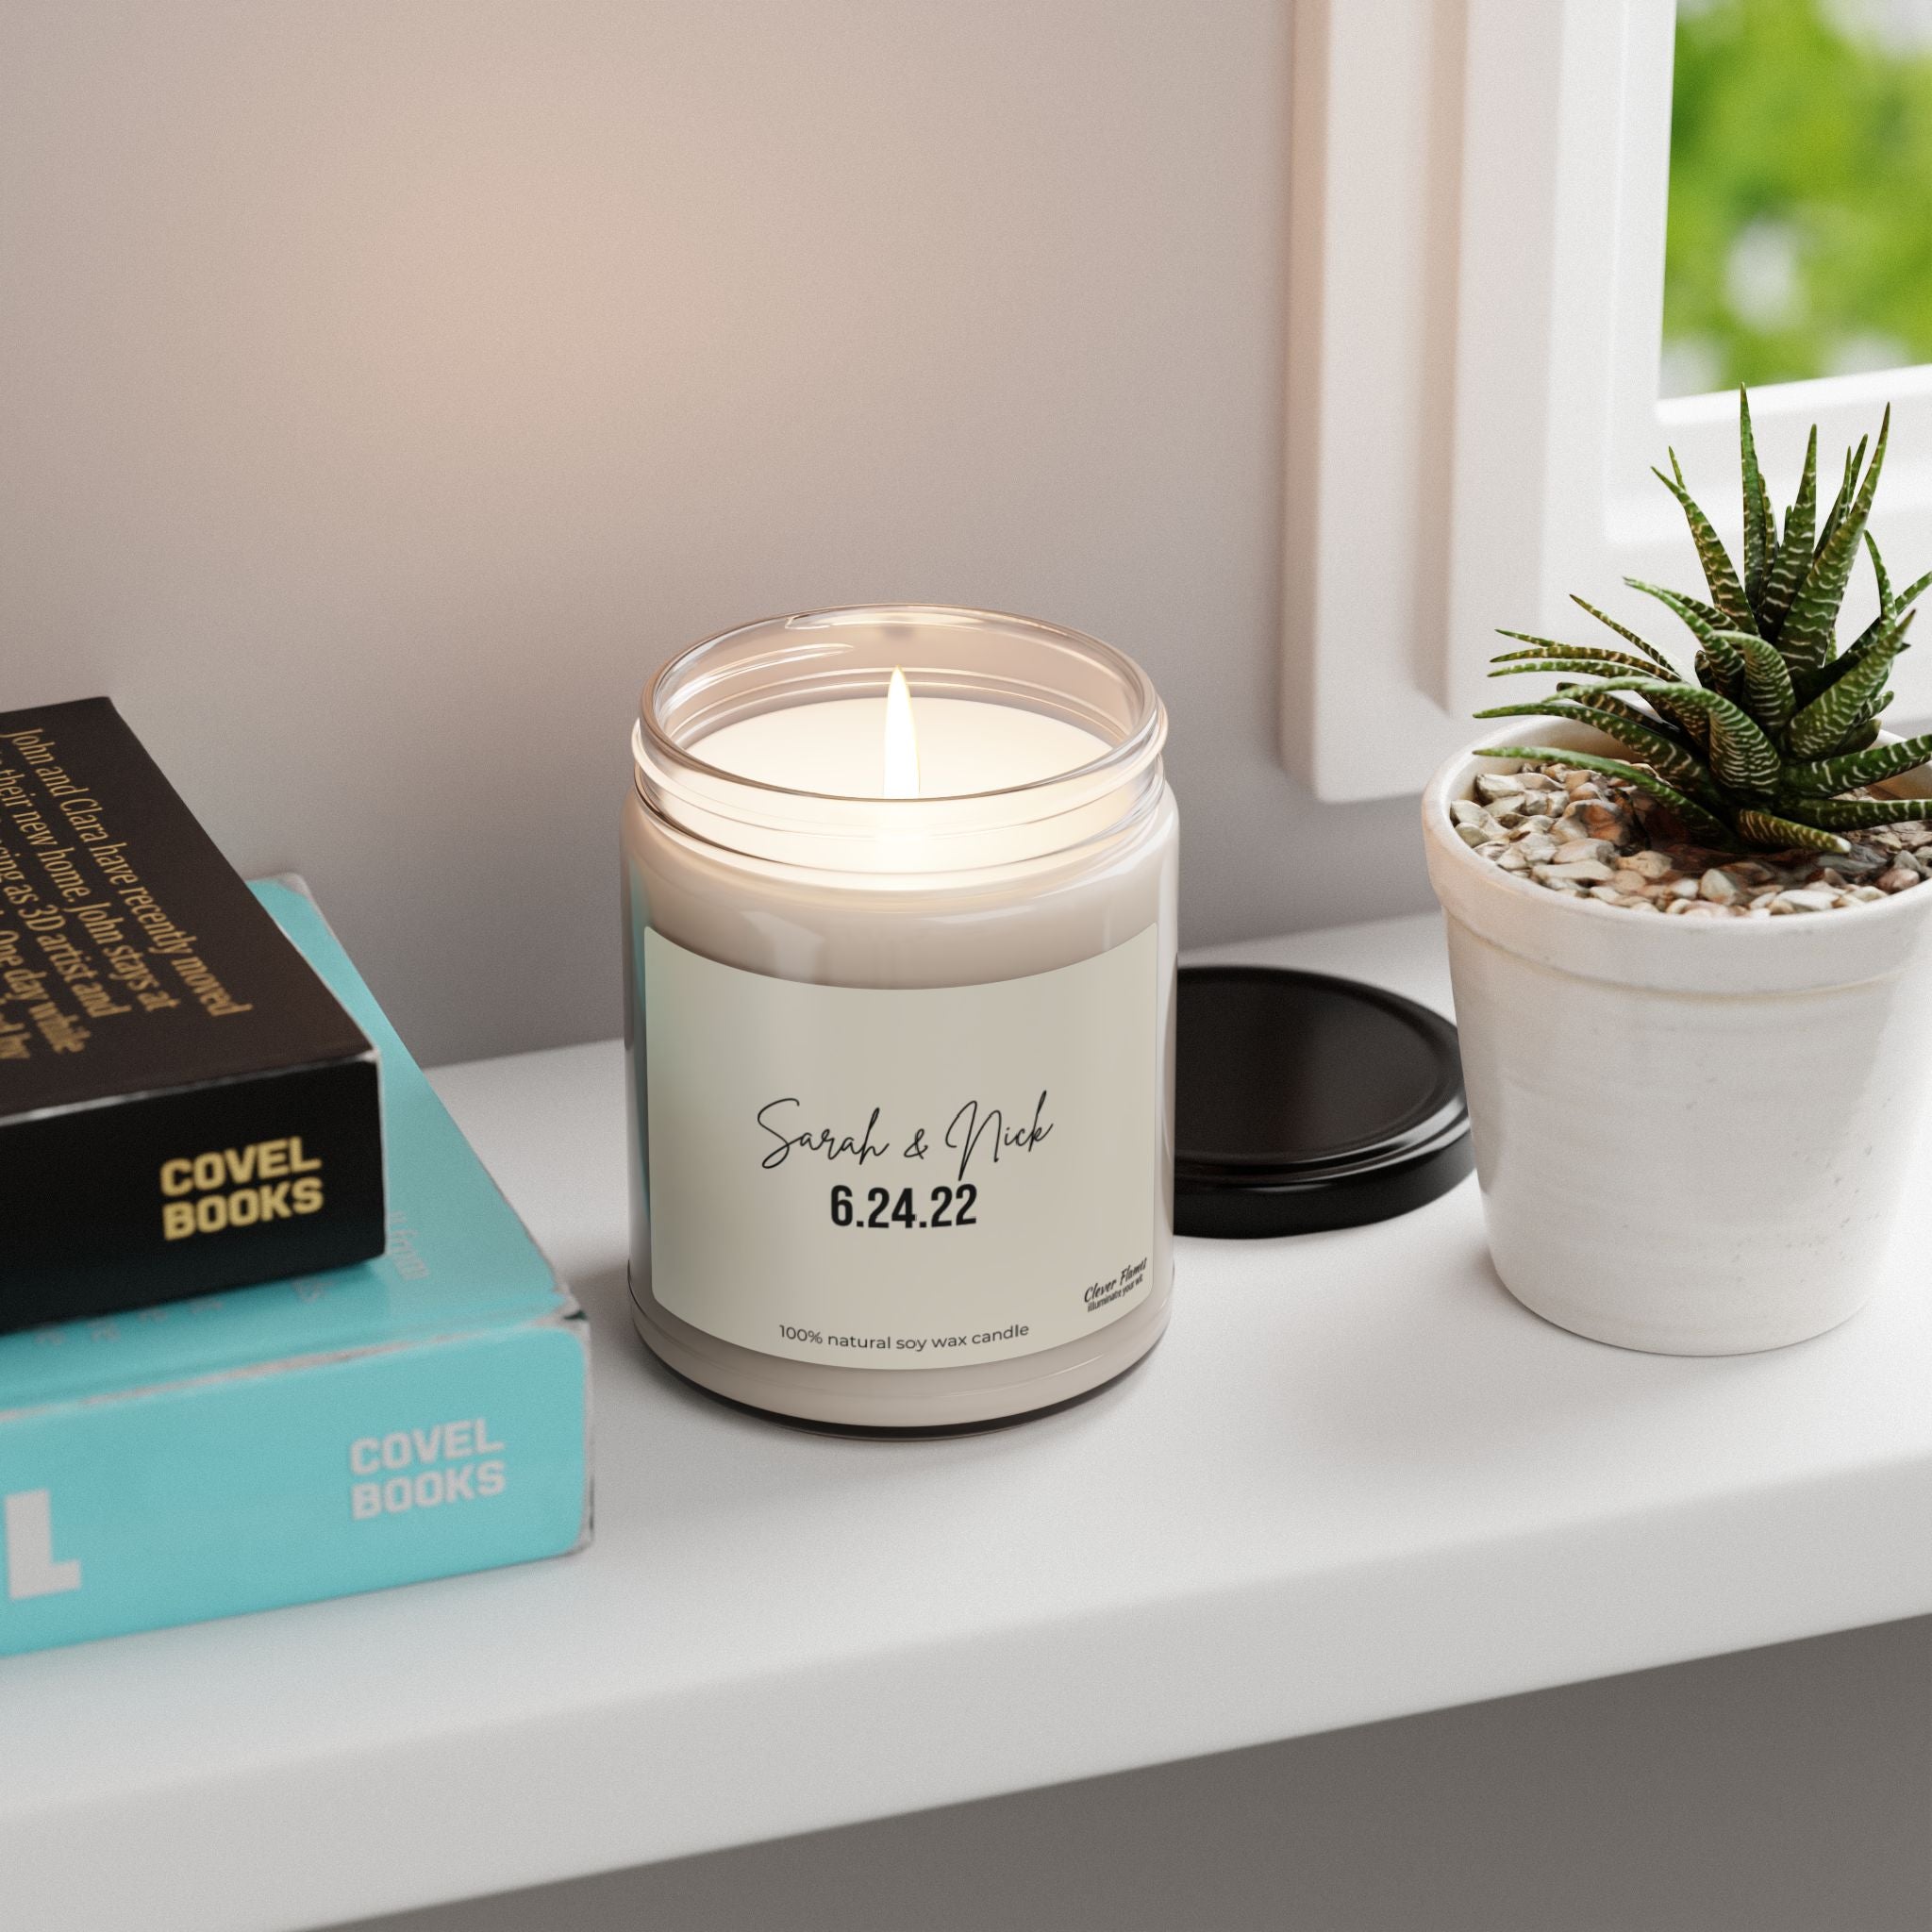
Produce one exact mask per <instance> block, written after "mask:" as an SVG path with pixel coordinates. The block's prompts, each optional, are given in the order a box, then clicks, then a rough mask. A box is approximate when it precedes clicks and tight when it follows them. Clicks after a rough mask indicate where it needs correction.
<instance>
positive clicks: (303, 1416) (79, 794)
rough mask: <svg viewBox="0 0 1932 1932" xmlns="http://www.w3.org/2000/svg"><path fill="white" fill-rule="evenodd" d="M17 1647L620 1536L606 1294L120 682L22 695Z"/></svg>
mask: <svg viewBox="0 0 1932 1932" xmlns="http://www.w3.org/2000/svg"><path fill="white" fill-rule="evenodd" d="M267 1276H273V1277H274V1278H272V1279H271V1278H264V1277H267ZM0 1328H5V1329H7V1330H8V1331H10V1332H8V1333H4V1334H0V1508H4V1516H0V1572H4V1578H5V1593H4V1595H0V1655H5V1654H8V1653H13V1652H20V1651H28V1650H37V1649H41V1648H43V1647H45V1646H48V1645H52V1644H60V1643H72V1642H76V1641H81V1640H83V1639H88V1638H95V1637H107V1636H112V1635H116V1634H119V1633H122V1632H126V1631H133V1630H140V1629H146V1628H152V1627H155V1626H158V1625H161V1624H180V1623H188V1622H192V1621H195V1620H198V1619H202V1618H208V1617H219V1616H225V1615H229V1614H232V1613H235V1612H238V1611H244V1610H256V1609H266V1608H270V1607H275V1606H278V1605H285V1604H293V1603H300V1602H305V1601H308V1600H312V1599H315V1598H320V1597H326V1596H337V1595H343V1594H347V1593H349V1592H351V1591H366V1590H375V1589H381V1588H385V1587H388V1586H390V1585H392V1584H400V1583H408V1582H415V1581H418V1580H422V1579H425V1578H428V1577H434V1576H446V1575H451V1574H457V1573H458V1572H463V1571H470V1570H478V1569H484V1568H489V1567H491V1566H494V1565H498V1564H505V1563H514V1562H521V1561H525V1560H528V1559H531V1558H535V1557H549V1556H557V1555H561V1554H563V1553H565V1552H567V1551H570V1550H573V1549H575V1548H577V1547H578V1546H580V1545H581V1544H582V1543H583V1542H584V1541H586V1540H587V1539H588V1536H589V1532H590V1476H589V1471H590V1459H589V1443H588V1435H589V1403H588V1366H589V1359H588V1358H589V1337H588V1332H587V1329H586V1325H585V1324H584V1321H583V1317H582V1315H581V1313H580V1311H579V1310H578V1308H577V1307H576V1305H575V1302H574V1301H573V1299H572V1298H571V1295H570V1293H569V1291H567V1289H565V1287H564V1286H563V1285H562V1284H561V1283H560V1282H559V1281H558V1279H557V1277H556V1275H555V1274H553V1272H552V1271H551V1269H550V1268H549V1266H548V1265H547V1264H546V1263H545V1261H544V1260H543V1257H542V1256H541V1254H540V1253H539V1252H538V1249H537V1247H536V1245H535V1243H534V1242H533V1241H531V1239H530V1237H529V1235H528V1234H527V1232H526V1231H525V1228H524V1226H523V1224H522V1223H521V1222H520V1221H519V1220H518V1219H517V1216H516V1214H515V1212H514V1211H513V1210H512V1209H511V1208H510V1207H509V1205H508V1202H506V1201H505V1200H504V1199H503V1197H502V1195H501V1194H500V1193H499V1192H498V1191H497V1190H496V1188H495V1187H494V1185H493V1184H492V1183H491V1179H490V1177H489V1175H488V1174H487V1173H486V1172H485V1171H484V1169H483V1166H482V1164H481V1162H480V1161H479V1160H478V1159H477V1158H476V1156H475V1153H474V1152H473V1151H472V1150H471V1148H470V1146H469V1144H468V1142H467V1141H465V1140H464V1139H463V1137H462V1135H461V1133H460V1132H459V1131H458V1128H457V1125H456V1124H455V1123H454V1122H453V1121H452V1120H451V1119H450V1117H449V1115H448V1113H447V1112H446V1111H445V1110H444V1108H443V1107H442V1105H441V1102H440V1101H439V1100H438V1099H437V1097H436V1094H435V1093H434V1091H432V1090H431V1088H430V1086H429V1083H428V1081H427V1080H426V1079H425V1077H424V1075H423V1074H422V1072H421V1071H420V1070H419V1069H418V1068H417V1066H416V1065H415V1063H414V1062H413V1060H411V1059H410V1058H409V1056H408V1052H407V1051H406V1050H405V1049H404V1047H403V1045H402V1042H401V1041H399V1040H398V1039H397V1038H396V1035H395V1033H394V1031H393V1029H392V1028H391V1026H390V1024H389V1023H388V1021H387V1020H386V1019H385V1017H384V1016H383V1013H382V1011H381V1009H380V1008H378V1007H377V1005H376V1004H375V1000H374V998H373V997H372V996H371V994H370V992H369V990H368V988H367V987H366V986H365V985H364V984H363V982H362V980H361V977H360V975H359V974H358V973H357V971H356V969H355V967H354V966H353V965H352V964H351V962H350V960H349V958H348V957H347V955H346V954H345V953H344V952H343V951H342V949H341V945H340V944H339V943H338V941H337V940H336V938H335V936H334V934H333V933H332V932H331V931H330V930H329V928H328V926H327V924H325V921H324V919H323V917H322V915H321V913H320V912H319V911H318V909H317V908H316V907H315V905H314V904H313V902H312V901H311V900H310V899H309V898H308V896H307V894H306V892H305V891H303V890H301V888H300V886H299V883H296V882H288V881H268V882H262V883H258V884H256V885H254V886H252V887H243V886H242V883H241V882H240V881H239V880H238V879H236V878H235V876H234V874H232V873H231V872H229V871H227V869H226V867H225V864H224V862H223V861H222V860H221V859H220V858H219V856H218V855H217V854H215V853H214V849H213V847H212V846H211V845H208V843H207V841H206V839H205V836H204V835H202V834H201V832H200V829H199V827H198V826H195V825H194V824H193V821H192V818H190V817H189V815H188V814H187V810H186V808H185V807H184V806H183V805H182V804H181V802H180V800H179V799H178V798H177V797H176V796H175V794H174V792H173V791H172V790H171V789H170V788H168V786H167V783H166V780H165V779H163V778H162V777H161V776H160V774H159V773H158V771H156V770H155V769H154V767H153V766H152V764H151V763H150V762H149V761H148V760H147V759H146V757H145V754H144V753H142V752H141V750H140V747H139V745H138V743H136V741H134V740H133V738H132V735H131V734H130V733H128V732H127V730H126V727H125V724H122V723H121V721H120V719H119V718H118V717H117V716H116V715H115V714H114V712H113V710H112V708H111V707H108V706H107V705H106V704H105V702H104V701H100V700H92V701H89V702H88V703H87V704H85V705H77V706H61V707H53V708H47V709H46V710H43V711H42V712H39V713H33V714H15V715H14V716H12V717H0Z"/></svg>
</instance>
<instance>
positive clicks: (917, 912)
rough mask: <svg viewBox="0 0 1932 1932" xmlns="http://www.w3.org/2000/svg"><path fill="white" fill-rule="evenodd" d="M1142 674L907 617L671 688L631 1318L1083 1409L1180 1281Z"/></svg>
mask: <svg viewBox="0 0 1932 1932" xmlns="http://www.w3.org/2000/svg"><path fill="white" fill-rule="evenodd" d="M1164 735H1165V715H1164V713H1163V711H1162V709H1161V707H1160V704H1159V700H1158V696H1157V695H1156V694H1155V692H1154V691H1153V688H1152V686H1151V685H1150V684H1149V683H1148V682H1147V680H1146V678H1145V676H1144V675H1143V674H1141V672H1140V671H1139V670H1138V669H1137V667H1135V666H1134V665H1132V664H1131V663H1130V662H1129V661H1128V660H1127V659H1125V658H1122V657H1121V656H1120V655H1119V654H1118V653H1117V652H1114V651H1111V650H1110V649H1108V647H1107V646H1106V645H1103V644H1100V643H1097V642H1096V641H1093V640H1091V639H1089V638H1083V637H1080V636H1079V635H1078V634H1077V633H1074V632H1069V631H1062V630H1058V629H1055V628H1053V627H1052V626H1048V625H1036V624H1032V623H1030V622H1028V621H1026V620H1023V619H1017V618H1007V617H1000V616H997V615H993V614H991V613H986V612H973V611H952V610H942V609H934V608H904V607H895V608H878V609H859V610H848V611H832V612H825V613H820V614H816V615H812V616H807V617H799V618H792V619H783V620H774V621H773V622H771V623H768V624H763V625H752V626H749V627H747V628H746V629H744V630H741V631H736V632H731V633H728V634H726V635H725V636H724V637H723V638H720V639H715V640H713V641H710V642H708V643H707V644H703V645H700V646H698V647H696V649H694V650H692V651H691V652H688V653H686V654H685V656H684V657H682V658H678V659H677V660H675V662H674V663H673V664H672V665H670V666H668V667H667V668H666V670H665V671H664V672H663V673H661V674H660V675H659V676H658V678H657V680H655V682H654V683H653V686H652V688H651V690H650V691H649V692H648V693H647V694H646V697H645V701H644V704H643V707H642V710H641V718H640V724H639V726H638V729H637V731H636V733H635V735H634V739H633V749H634V754H635V763H636V776H637V783H636V786H635V787H634V789H633V791H632V795H631V797H630V798H629V800H628V802H627V804H626V807H625V822H624V847H625V908H626V910H625V939H626V1014H627V1027H626V1039H627V1045H628V1048H629V1067H630V1077H629V1081H628V1087H629V1097H630V1111H631V1120H632V1126H633V1159H632V1162H631V1167H632V1190H633V1197H632V1210H633V1211H632V1253H631V1291H632V1299H633V1305H634V1310H635V1314H636V1319H637V1324H638V1327H639V1330H640V1332H641V1335H642V1336H643V1338H644V1340H645V1341H646V1342H647V1343H648V1344H649V1345H650V1347H651V1348H652V1349H653V1350H654V1351H655V1352H656V1353H657V1354H658V1356H659V1357H661V1358H662V1359H663V1360H664V1361H665V1362H666V1363H667V1364H668V1365H669V1366H670V1367H671V1368H672V1369H674V1370H675V1371H676V1372H677V1373H678V1374H682V1375H684V1376H686V1377H687V1378H689V1379H690V1380H691V1381H694V1382H696V1383H698V1384H700V1385H701V1386H702V1387H704V1388H707V1389H708V1390H710V1391H713V1392H715V1393H717V1394H719V1395H722V1396H724V1397H726V1398H727V1399H730V1400H733V1401H736V1402H740V1403H743V1404H747V1405H749V1406H751V1407H757V1408H760V1409H765V1410H768V1411H771V1412H774V1413H776V1414H780V1415H784V1416H789V1417H792V1418H795V1419H798V1420H802V1421H809V1422H814V1423H819V1424H829V1425H833V1426H841V1427H846V1428H859V1429H865V1428H880V1429H924V1428H958V1427H966V1426H973V1425H975V1424H987V1423H991V1422H996V1421H999V1420H1003V1419H1006V1418H1009V1417H1014V1416H1018V1415H1023V1414H1027V1413H1031V1412H1034V1411H1036V1410H1039V1409H1041V1408H1045V1407H1054V1406H1056V1405H1058V1404H1059V1403H1061V1402H1064V1401H1068V1400H1071V1399H1073V1398H1074V1397H1076V1396H1078V1395H1081V1394H1084V1393H1087V1392H1088V1391H1091V1390H1093V1389H1096V1388H1098V1387H1100V1386H1101V1385H1102V1384H1104V1383H1106V1382H1108V1381H1110V1380H1111V1379H1113V1377H1115V1376H1116V1375H1118V1374H1122V1373H1123V1372H1124V1370H1125V1369H1127V1368H1129V1367H1131V1366H1132V1364H1133V1363H1134V1362H1136V1361H1137V1360H1139V1359H1140V1358H1141V1356H1143V1355H1144V1354H1145V1353H1146V1351H1147V1350H1148V1349H1149V1348H1151V1347H1152V1346H1153V1344H1154V1342H1155V1341H1157V1340H1158V1337H1159V1334H1160V1332H1161V1330H1162V1328H1163V1327H1164V1326H1165V1324H1166V1320H1167V1311H1168V1303H1169V1295H1170V1287H1171V1279H1172V1266H1173V1264H1172V1180H1171V1174H1172V1156H1173V1127H1172V1122H1173V1022H1174V997H1173V991H1174V856H1175V843H1176V818H1175V811H1174V800H1173V795H1172V793H1171V792H1170V791H1169V790H1168V789H1167V786H1166V784H1165V781H1164V778H1163V776H1162V774H1161V767H1160V748H1161V744H1162V741H1163V739H1164Z"/></svg>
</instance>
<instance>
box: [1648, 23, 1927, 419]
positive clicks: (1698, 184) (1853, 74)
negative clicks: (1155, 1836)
mask: <svg viewBox="0 0 1932 1932" xmlns="http://www.w3.org/2000/svg"><path fill="white" fill-rule="evenodd" d="M1671 119H1672V127H1671V205H1670V239H1669V242H1668V246H1667V250H1666V257H1665V278H1664V380H1663V390H1664V393H1665V394H1667V395H1668V394H1683V393H1687V392H1694V391H1704V390H1716V389H1725V388H1734V387H1735V386H1736V385H1737V384H1739V383H1740V382H1743V383H1752V384H1761V383H1773V382H1789V381H1792V380H1795V379H1798V378H1802V377H1806V376H1813V375H1838V374H1841V373H1844V372H1846V371H1849V370H1854V369H1873V368H1894V367H1898V366H1901V365H1906V364H1910V363H1916V362H1932V4H1927V0H1681V4H1680V6H1679V8H1678V19H1677V52H1676V74H1675V82H1674V104H1673V108H1672V116H1671Z"/></svg>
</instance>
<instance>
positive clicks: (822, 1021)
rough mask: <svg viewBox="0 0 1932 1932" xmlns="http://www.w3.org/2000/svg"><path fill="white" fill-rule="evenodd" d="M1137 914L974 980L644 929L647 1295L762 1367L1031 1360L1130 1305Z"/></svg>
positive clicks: (1146, 960)
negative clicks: (1028, 967)
mask: <svg viewBox="0 0 1932 1932" xmlns="http://www.w3.org/2000/svg"><path fill="white" fill-rule="evenodd" d="M1157 957H1158V956H1157V947H1156V936H1155V932H1154V929H1153V928H1152V927H1151V926H1150V927H1148V928H1147V929H1146V930H1145V931H1143V932H1141V933H1139V934H1137V935H1136V936H1135V937H1134V938H1133V939H1131V940H1128V941H1125V942H1124V943H1123V944H1121V945H1118V946H1116V947H1114V948H1113V949H1112V950H1111V951H1109V952H1106V953H1102V954H1099V955H1097V956H1096V957H1094V958H1091V959H1083V960H1081V961H1079V962H1078V963H1077V964H1075V965H1072V966H1063V967H1060V968H1059V969H1058V970H1057V971H1055V972H1052V973H1042V974H1035V975H1033V976H1032V977H1030V978H1025V979H1008V980H999V981H995V982H992V983H991V984H988V985H983V986H957V987H935V988H913V989H905V988H878V989H875V988H855V987H837V986H807V985H803V984H801V983H799V982H798V981H795V980H789V979H773V978H767V977H766V976H764V975H763V974H756V973H745V972H742V971H741V970H739V969H738V968H736V967H731V966H721V965H719V964H718V963H717V962H716V961H714V960H710V959H706V958H700V957H699V956H698V955H697V954H695V953H691V952H687V951H685V950H684V948H682V947H681V946H677V945H675V944H674V943H672V941H669V940H666V939H664V938H663V937H662V936H661V935H659V934H658V933H657V932H646V933H645V935H644V947H643V969H644V1056H643V1058H644V1067H645V1074H644V1077H645V1083H646V1091H645V1100H646V1107H645V1109H644V1119H645V1123H646V1134H647V1138H648V1143H649V1144H648V1158H647V1171H648V1175H649V1182H648V1192H649V1210H650V1237H651V1286H652V1290H653V1292H654V1293H655V1294H656V1296H657V1298H658V1301H659V1302H660V1303H661V1304H662V1305H663V1306H664V1307H666V1308H668V1309H669V1310H670V1311H671V1312H672V1313H673V1314H675V1315H676V1316H678V1317H679V1318H680V1319H682V1320H683V1321H686V1322H689V1323H690V1324H691V1325H692V1326H693V1327H694V1328H701V1329H703V1330H704V1331H705V1332H706V1333H707V1334H708V1335H715V1336H717V1337H719V1338H720V1339H721V1340H723V1341H734V1342H737V1343H739V1344H740V1345H741V1346H742V1347H745V1348H752V1349H757V1350H758V1351H759V1352H760V1353H761V1354H764V1355H775V1356H786V1357H791V1358H793V1359H794V1360H798V1361H810V1362H833V1363H839V1364H841V1365H843V1366H848V1367H855V1368H872V1369H915V1368H933V1367H943V1366H946V1365H949V1364H958V1363H960V1362H984V1361H998V1360H1001V1359H1003V1358H1005V1357H1010V1356H1021V1355H1031V1354H1034V1353H1036V1352H1038V1351H1039V1350H1041V1349H1047V1348H1054V1347H1057V1346H1058V1345H1059V1344H1061V1343H1063V1342H1068V1341H1077V1340H1078V1339H1079V1338H1080V1337H1082V1336H1084V1335H1091V1334H1092V1333H1093V1332H1094V1331H1095V1330H1096V1329H1099V1328H1102V1327H1105V1326H1106V1325H1107V1324H1108V1323H1110V1322H1114V1321H1118V1320H1119V1319H1120V1317H1121V1316H1123V1315H1124V1314H1125V1313H1127V1312H1128V1310H1129V1309H1131V1308H1133V1307H1136V1306H1137V1305H1138V1304H1139V1303H1140V1302H1141V1301H1142V1300H1144V1299H1145V1298H1146V1295H1147V1292H1148V1290H1149V1287H1150V1286H1151V1284H1150V1281H1149V1278H1148V1260H1149V1257H1150V1255H1151V1253H1152V1250H1153V1240H1154V1216H1155V1214H1156V1212H1157V1211H1158V1204H1159V1199H1160V1193H1159V1190H1160V1154H1161V1148H1160V1123H1161V1055H1160V1045H1159V1037H1158V1011H1157V1006H1158V1002H1157V994H1158V987H1157V985H1156V972H1157V965H1156V961H1157Z"/></svg>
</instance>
